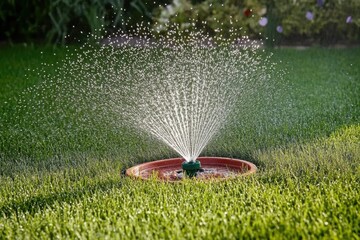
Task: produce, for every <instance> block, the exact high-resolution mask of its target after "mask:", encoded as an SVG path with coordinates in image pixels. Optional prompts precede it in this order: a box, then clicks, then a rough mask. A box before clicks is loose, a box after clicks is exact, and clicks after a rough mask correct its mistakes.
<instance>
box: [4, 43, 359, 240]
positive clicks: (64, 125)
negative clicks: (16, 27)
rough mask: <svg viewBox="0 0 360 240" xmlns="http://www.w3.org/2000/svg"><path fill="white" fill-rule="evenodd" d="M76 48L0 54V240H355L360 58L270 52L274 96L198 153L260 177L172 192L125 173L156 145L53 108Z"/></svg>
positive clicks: (159, 150) (151, 155) (322, 51)
mask: <svg viewBox="0 0 360 240" xmlns="http://www.w3.org/2000/svg"><path fill="white" fill-rule="evenodd" d="M76 49H77V47H74V46H71V47H68V48H55V49H54V48H52V47H41V46H27V47H25V46H0V239H15V238H20V239H36V238H44V239H48V238H60V239H88V238H90V239H241V238H244V239H248V238H262V239H269V238H270V239H299V238H303V239H360V187H359V186H360V67H359V66H360V48H349V49H331V48H310V49H305V50H296V49H275V50H273V54H274V55H273V57H272V61H274V62H277V63H278V65H277V66H276V69H275V70H276V71H275V72H274V73H273V78H274V79H273V80H275V81H272V82H277V83H279V86H282V87H281V89H280V90H279V91H277V92H276V96H274V98H273V99H272V100H269V102H266V103H260V104H257V105H252V104H249V106H250V107H252V106H255V107H254V108H253V109H251V108H250V107H249V106H248V107H249V108H248V109H246V111H239V113H241V112H242V115H241V114H239V116H237V117H236V119H238V121H234V123H233V124H232V125H231V126H229V127H228V128H226V129H224V130H223V131H222V132H221V133H220V134H219V135H218V136H217V138H216V139H214V140H213V141H212V142H211V143H210V144H209V146H208V147H207V148H206V149H205V151H204V152H203V154H202V155H204V156H205V155H208V156H225V157H236V158H241V159H245V160H248V161H252V162H254V163H255V164H256V165H257V166H258V168H259V170H258V172H257V173H256V174H255V175H253V176H250V177H239V178H237V179H232V180H228V181H222V182H201V181H194V180H186V181H184V182H183V183H180V184H170V183H160V182H158V181H156V180H150V181H138V180H133V179H129V178H127V177H125V176H124V174H123V172H124V169H126V168H127V167H129V166H131V165H133V164H136V163H140V162H144V161H150V160H155V159H161V158H167V157H176V156H177V155H176V153H174V152H173V151H171V150H170V149H169V148H167V147H166V146H164V145H162V144H161V143H159V142H157V141H154V140H153V139H149V138H147V137H146V136H144V135H142V134H139V133H138V132H136V131H133V130H132V129H131V128H127V126H123V125H121V124H120V125H121V127H119V128H116V127H114V126H113V125H111V124H109V123H108V122H106V121H102V120H100V119H102V118H100V117H99V121H97V120H96V119H97V116H96V114H95V115H94V114H93V113H92V114H90V113H89V115H91V116H89V117H87V113H86V111H85V112H82V113H81V114H78V111H76V108H73V107H69V105H67V104H64V105H61V106H56V104H54V101H55V102H56V101H57V99H52V96H51V94H52V93H54V91H57V89H56V87H55V86H59V85H56V84H54V85H52V84H53V83H52V82H51V81H49V80H48V76H53V75H54V74H55V73H56V71H57V69H58V67H59V66H61V61H62V60H63V59H65V58H66V56H67V53H68V57H69V53H75V54H76V51H81V50H76ZM70 58H71V56H70ZM66 61H68V60H66ZM42 63H46V66H42ZM49 78H51V77H49ZM276 78H278V79H276ZM69 81H71V80H69ZM254 88H256V86H254ZM267 96H268V94H267ZM65 100H66V99H65ZM265 100H266V99H264V101H265ZM239 107H241V106H239ZM120 125H119V126H120Z"/></svg>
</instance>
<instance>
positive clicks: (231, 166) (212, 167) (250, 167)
mask: <svg viewBox="0 0 360 240" xmlns="http://www.w3.org/2000/svg"><path fill="white" fill-rule="evenodd" d="M256 170H257V167H256V166H255V165H254V164H253V163H251V162H248V161H244V160H240V159H234V158H224V157H199V158H197V160H196V161H191V162H186V161H185V160H184V159H183V158H170V159H163V160H157V161H152V162H146V163H143V164H139V165H136V166H133V167H131V168H129V169H127V170H126V175H127V176H129V177H133V178H136V179H143V180H147V179H153V178H156V179H158V180H160V181H169V182H177V181H181V180H182V179H184V178H194V179H201V180H211V179H216V180H225V179H229V178H234V177H237V176H245V175H250V174H253V173H255V172H256Z"/></svg>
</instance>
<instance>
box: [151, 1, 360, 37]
mask: <svg viewBox="0 0 360 240" xmlns="http://www.w3.org/2000/svg"><path fill="white" fill-rule="evenodd" d="M358 9H360V1H358V0H348V1H344V0H337V1H330V0H302V1H299V0H276V1H275V0H252V1H250V0H225V1H224V2H223V3H219V1H215V0H204V1H200V2H197V3H192V2H191V1H190V0H173V2H172V3H171V4H170V5H168V6H166V7H160V8H159V9H158V11H157V12H155V22H154V29H155V30H157V31H158V32H159V33H161V32H162V31H167V30H169V29H171V28H172V26H173V24H174V23H175V24H178V25H179V26H180V30H182V31H185V30H186V31H192V30H194V29H197V30H198V29H204V31H205V32H206V33H209V34H212V35H215V36H216V35H217V34H222V35H224V36H227V35H232V37H235V35H237V37H239V36H243V35H247V36H249V37H251V38H259V37H261V36H264V37H263V38H264V39H265V40H266V39H268V40H269V41H268V43H272V42H273V41H275V42H276V41H281V40H283V41H284V40H285V41H289V40H291V41H293V40H297V41H298V40H300V41H302V42H304V41H307V40H309V41H311V42H320V43H322V44H329V43H335V42H337V41H347V42H352V41H355V40H357V39H360V28H359V27H360V11H357V10H358ZM190 23H192V24H190ZM231 28H234V29H233V30H231ZM230 32H231V33H232V34H230Z"/></svg>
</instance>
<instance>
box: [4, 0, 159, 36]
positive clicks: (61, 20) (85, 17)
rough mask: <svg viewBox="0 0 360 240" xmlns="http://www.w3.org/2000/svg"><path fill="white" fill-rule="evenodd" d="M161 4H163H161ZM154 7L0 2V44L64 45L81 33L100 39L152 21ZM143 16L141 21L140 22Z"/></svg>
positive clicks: (91, 1)
mask: <svg viewBox="0 0 360 240" xmlns="http://www.w3.org/2000/svg"><path fill="white" fill-rule="evenodd" d="M163 2H166V1H164V0H163ZM152 8H154V4H153V3H151V4H150V3H149V4H144V3H143V1H141V0H129V1H126V0H28V1H22V0H2V1H0V40H15V41H17V40H20V41H29V40H32V39H43V38H44V36H45V37H46V39H47V40H48V41H49V42H62V43H64V42H65V36H66V35H68V34H70V35H76V33H78V32H80V30H81V31H86V32H91V33H92V34H93V35H100V34H102V33H103V32H101V31H100V29H102V31H105V30H107V31H109V30H111V29H112V28H114V27H116V28H126V25H124V24H123V22H124V21H126V22H129V24H130V25H131V24H135V23H136V22H139V21H142V20H144V18H145V19H146V18H147V19H148V20H149V19H150V18H151V12H152ZM143 16H144V18H143Z"/></svg>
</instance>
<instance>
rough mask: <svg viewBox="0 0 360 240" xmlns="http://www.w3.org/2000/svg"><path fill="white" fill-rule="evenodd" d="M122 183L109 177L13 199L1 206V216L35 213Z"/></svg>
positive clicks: (119, 185)
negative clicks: (85, 184)
mask: <svg viewBox="0 0 360 240" xmlns="http://www.w3.org/2000/svg"><path fill="white" fill-rule="evenodd" d="M122 185H123V182H122V181H119V179H107V180H106V181H103V182H99V183H96V184H94V185H89V186H86V187H78V188H77V189H76V190H73V191H62V192H57V193H52V194H49V195H45V196H43V195H40V196H33V197H30V198H29V199H26V200H23V201H22V200H20V201H11V202H9V203H5V204H4V205H3V206H1V207H0V216H2V217H11V216H13V215H14V214H15V215H16V216H18V215H20V214H21V213H29V214H30V215H34V214H36V213H37V212H40V211H42V210H44V209H46V208H49V207H50V208H51V207H52V206H53V205H54V204H55V203H59V204H62V203H72V202H76V201H77V200H79V199H81V198H83V197H84V196H86V195H91V194H93V193H95V192H96V191H102V192H107V191H109V190H110V189H113V188H121V187H122Z"/></svg>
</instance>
